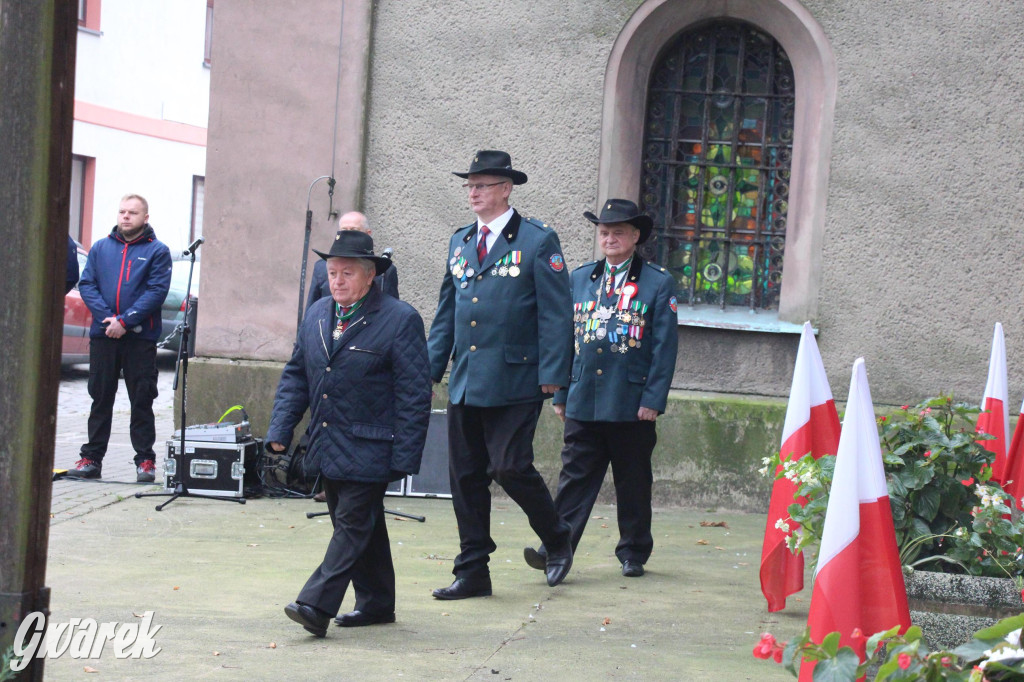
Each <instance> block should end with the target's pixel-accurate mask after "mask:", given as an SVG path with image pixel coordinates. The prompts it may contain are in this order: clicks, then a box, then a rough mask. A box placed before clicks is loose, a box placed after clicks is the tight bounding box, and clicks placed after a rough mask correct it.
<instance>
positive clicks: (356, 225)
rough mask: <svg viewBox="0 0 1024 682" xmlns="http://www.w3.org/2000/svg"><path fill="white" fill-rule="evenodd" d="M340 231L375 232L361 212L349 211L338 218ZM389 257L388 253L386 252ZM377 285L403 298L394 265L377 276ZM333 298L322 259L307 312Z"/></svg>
mask: <svg viewBox="0 0 1024 682" xmlns="http://www.w3.org/2000/svg"><path fill="white" fill-rule="evenodd" d="M338 230H359V231H360V232H365V233H366V234H368V235H370V236H371V237H372V236H373V230H371V229H370V224H369V222H368V221H367V220H366V216H365V215H363V214H362V213H360V212H359V211H349V212H348V213H345V214H344V215H342V216H341V217H340V218H338ZM383 255H384V256H387V255H388V254H387V251H385V252H384V254H383ZM376 279H377V284H378V285H379V286H380V288H381V291H383V292H384V293H385V294H387V295H388V296H394V297H395V298H401V297H400V296H399V295H398V268H396V267H395V264H394V263H392V264H391V267H390V268H388V269H387V270H385V271H384V272H383V273H382V274H380V275H377V278H376ZM330 297H331V285H330V283H329V282H328V281H327V261H325V260H323V259H320V260H318V261H317V262H316V263H314V264H313V278H312V280H311V281H310V283H309V294H308V295H307V296H306V310H309V306H311V305H313V304H314V303H315V302H316V301H319V300H320V299H321V298H330Z"/></svg>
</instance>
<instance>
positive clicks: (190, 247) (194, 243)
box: [182, 237, 206, 256]
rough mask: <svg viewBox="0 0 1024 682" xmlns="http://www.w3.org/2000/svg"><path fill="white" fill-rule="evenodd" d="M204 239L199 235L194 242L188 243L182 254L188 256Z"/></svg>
mask: <svg viewBox="0 0 1024 682" xmlns="http://www.w3.org/2000/svg"><path fill="white" fill-rule="evenodd" d="M205 241H206V240H205V239H203V238H202V237H200V238H199V239H197V240H195V241H194V242H192V243H191V244H189V245H188V248H187V249H185V250H184V251H182V255H185V256H188V255H190V254H193V253H195V252H196V249H198V248H199V247H200V246H201V245H202V244H203V242H205Z"/></svg>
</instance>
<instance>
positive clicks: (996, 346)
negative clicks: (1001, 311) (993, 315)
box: [977, 322, 1010, 485]
mask: <svg viewBox="0 0 1024 682" xmlns="http://www.w3.org/2000/svg"><path fill="white" fill-rule="evenodd" d="M981 409H982V410H983V412H982V413H981V414H980V415H978V426H977V430H978V432H980V433H987V434H988V435H990V436H995V438H994V439H993V440H983V441H980V442H981V446H982V447H983V448H985V449H986V450H988V451H989V452H991V453H993V454H994V455H995V456H996V458H995V461H994V462H992V480H993V481H995V482H996V483H998V484H999V485H1003V483H1004V482H1005V481H1006V476H1005V474H1006V444H1007V443H1009V442H1010V411H1009V398H1008V397H1007V393H1006V342H1005V341H1004V340H1003V325H1002V323H1000V322H996V329H995V332H994V333H993V334H992V356H991V357H990V358H989V361H988V382H987V383H986V384H985V397H984V398H982V399H981Z"/></svg>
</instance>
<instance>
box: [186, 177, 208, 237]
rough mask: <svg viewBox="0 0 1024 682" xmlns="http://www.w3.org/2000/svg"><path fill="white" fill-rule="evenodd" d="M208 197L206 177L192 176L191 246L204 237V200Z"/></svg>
mask: <svg viewBox="0 0 1024 682" xmlns="http://www.w3.org/2000/svg"><path fill="white" fill-rule="evenodd" d="M205 196H206V177H205V176H202V175H193V176H192V228H191V230H189V238H188V241H189V243H190V244H191V243H192V242H194V241H195V240H196V239H198V238H199V237H202V236H203V199H204V197H205Z"/></svg>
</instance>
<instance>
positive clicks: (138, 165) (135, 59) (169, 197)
mask: <svg viewBox="0 0 1024 682" xmlns="http://www.w3.org/2000/svg"><path fill="white" fill-rule="evenodd" d="M78 6H79V30H78V45H77V60H76V65H75V112H74V133H73V135H74V138H73V151H74V158H73V162H72V187H71V217H70V223H69V229H70V232H71V236H72V237H74V238H75V239H76V240H78V241H79V242H81V243H82V244H83V245H84V246H85V247H86V248H88V247H89V246H91V245H92V244H93V243H95V242H96V241H97V240H98V239H102V238H103V237H104V236H105V235H106V234H107V233H108V232H109V231H110V229H111V228H112V227H113V226H114V224H115V223H116V220H117V207H118V202H119V200H120V198H121V197H122V196H123V195H124V194H127V193H135V194H141V195H142V196H144V197H146V199H147V200H148V201H149V204H150V221H151V223H152V225H153V227H154V229H155V230H156V233H157V236H158V238H159V239H160V240H161V241H163V242H164V243H166V244H167V245H168V246H169V247H170V248H171V251H172V252H175V251H180V250H181V249H183V248H184V247H185V246H187V245H188V244H189V243H190V242H191V240H192V239H194V238H195V237H197V236H200V235H201V234H202V215H203V210H202V205H203V198H204V193H205V176H206V123H207V115H208V112H209V91H210V61H209V40H210V32H209V29H210V28H212V25H210V21H211V20H212V2H209V1H208V0H189V1H188V2H177V1H172V0H145V1H144V2H133V1H132V0H79V3H78Z"/></svg>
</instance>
